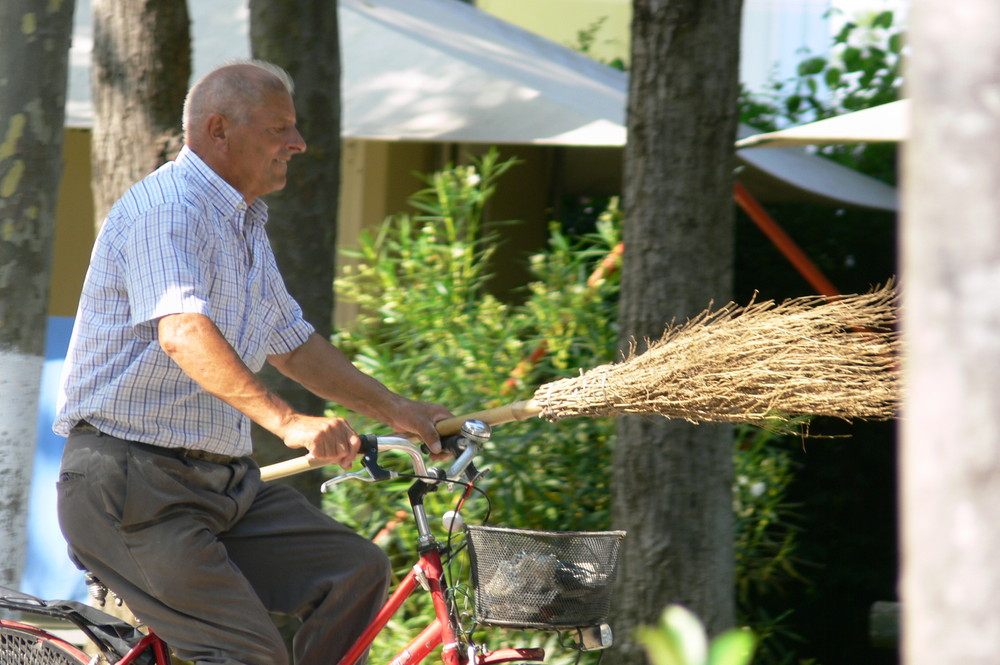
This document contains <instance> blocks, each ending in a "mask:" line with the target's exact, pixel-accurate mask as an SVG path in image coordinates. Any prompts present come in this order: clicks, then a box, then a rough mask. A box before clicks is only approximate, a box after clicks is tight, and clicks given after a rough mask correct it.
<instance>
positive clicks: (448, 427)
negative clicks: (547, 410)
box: [260, 399, 542, 482]
mask: <svg viewBox="0 0 1000 665" xmlns="http://www.w3.org/2000/svg"><path fill="white" fill-rule="evenodd" d="M541 412H542V407H541V405H539V404H538V403H537V402H536V401H535V400H533V399H528V400H521V401H518V402H511V403H510V404H505V405H503V406H498V407H494V408H492V409H485V410H483V411H476V412H474V413H468V414H465V415H464V416H453V417H451V418H446V419H444V420H441V421H438V423H437V431H438V433H439V434H440V435H441V436H450V435H452V434H458V433H459V432H460V431H461V429H462V423H464V422H465V421H466V420H482V421H483V422H484V423H486V424H487V425H501V424H503V423H510V422H514V421H518V420H527V419H528V418H534V417H535V416H537V415H538V414H539V413H541ZM327 464H329V462H324V461H321V460H314V459H307V458H306V457H305V456H302V457H295V458H293V459H290V460H285V461H284V462H277V463H276V464H269V465H267V466H265V467H262V468H261V470H260V478H261V480H263V481H265V482H267V481H269V480H276V479H278V478H284V477H285V476H292V475H295V474H296V473H302V472H303V471H309V470H310V469H318V468H319V467H321V466H326V465H327Z"/></svg>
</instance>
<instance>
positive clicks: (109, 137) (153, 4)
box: [91, 0, 191, 229]
mask: <svg viewBox="0 0 1000 665" xmlns="http://www.w3.org/2000/svg"><path fill="white" fill-rule="evenodd" d="M93 11H94V52H93V65H92V71H91V89H92V91H93V99H94V131H93V137H92V144H91V165H92V168H93V183H94V184H93V190H94V214H95V227H96V228H98V229H99V228H100V226H101V225H102V224H103V223H104V218H105V217H107V214H108V211H109V210H110V209H111V206H112V205H114V203H115V201H117V200H118V199H119V197H121V195H122V194H124V193H125V191H126V190H127V189H128V188H129V187H130V186H132V184H133V183H134V182H136V181H138V180H140V179H141V178H142V177H143V176H145V175H146V174H148V173H150V172H151V171H153V170H154V169H156V168H157V167H158V166H160V165H161V164H163V163H164V162H166V161H169V160H171V159H173V158H174V156H175V155H176V154H177V151H178V150H179V149H180V147H181V145H182V136H181V109H182V107H183V104H184V96H185V95H186V94H187V88H188V82H189V79H190V78H191V37H190V20H189V19H188V10H187V2H186V0H146V1H144V2H131V1H129V0H94V5H93Z"/></svg>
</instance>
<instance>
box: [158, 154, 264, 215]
mask: <svg viewBox="0 0 1000 665" xmlns="http://www.w3.org/2000/svg"><path fill="white" fill-rule="evenodd" d="M174 162H175V163H176V164H177V165H178V166H179V167H181V168H183V169H186V170H190V171H191V172H192V173H193V174H194V175H195V177H197V178H198V179H199V180H200V181H201V183H202V186H204V187H206V188H208V189H209V190H210V193H211V196H210V200H211V202H212V205H214V206H215V208H216V209H217V210H218V211H219V213H221V214H223V215H226V216H232V215H233V214H234V213H235V212H236V211H237V210H246V211H247V215H246V221H247V222H248V223H257V222H259V223H261V224H263V223H265V222H267V203H265V202H264V200H263V199H261V198H258V199H257V200H256V201H254V202H253V204H252V205H250V207H247V205H246V201H244V199H243V195H242V194H241V193H240V192H239V191H237V189H236V188H235V187H233V186H232V185H230V184H229V183H228V182H226V181H225V180H223V179H222V176H220V175H219V174H218V173H216V172H215V171H213V170H212V167H210V166H209V165H208V164H206V163H205V160H203V159H202V158H201V157H199V156H198V153H196V152H195V151H194V150H191V149H190V148H189V147H188V146H184V147H182V148H181V151H180V152H179V153H178V154H177V157H176V159H174Z"/></svg>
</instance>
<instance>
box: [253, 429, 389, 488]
mask: <svg viewBox="0 0 1000 665" xmlns="http://www.w3.org/2000/svg"><path fill="white" fill-rule="evenodd" d="M359 452H360V453H361V454H362V455H367V454H369V453H371V452H376V453H377V452H378V438H377V437H376V436H375V435H374V434H362V435H361V450H360V451H359ZM328 464H329V462H324V461H323V460H317V459H308V458H307V457H306V456H305V455H303V456H302V457H295V458H292V459H289V460H285V461H284V462H277V463H275V464H268V465H267V466H263V467H261V469H260V479H261V480H262V481H264V482H265V483H266V482H269V481H271V480H277V479H278V478H286V477H288V476H294V475H295V474H297V473H304V472H306V471H311V470H312V469H318V468H320V467H323V466H327V465H328Z"/></svg>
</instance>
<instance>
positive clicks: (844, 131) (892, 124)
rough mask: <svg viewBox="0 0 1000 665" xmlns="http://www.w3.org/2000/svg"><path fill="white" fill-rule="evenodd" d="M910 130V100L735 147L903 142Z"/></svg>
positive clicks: (751, 139) (750, 139)
mask: <svg viewBox="0 0 1000 665" xmlns="http://www.w3.org/2000/svg"><path fill="white" fill-rule="evenodd" d="M909 131H910V100H908V99H901V100H899V101H896V102H890V103H888V104H882V105H880V106H874V107H872V108H869V109H863V110H861V111H854V112H853V113H845V114H843V115H838V116H835V117H833V118H826V119H824V120H817V121H816V122H810V123H807V124H805V125H799V126H797V127H789V128H788V129H782V130H779V131H776V132H767V133H764V134H754V135H753V136H748V137H746V138H742V139H740V140H739V141H737V142H736V147H737V148H764V147H768V148H770V147H788V146H804V145H842V144H851V143H880V142H881V143H886V142H897V143H898V142H900V141H905V140H906V138H907V136H909Z"/></svg>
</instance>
